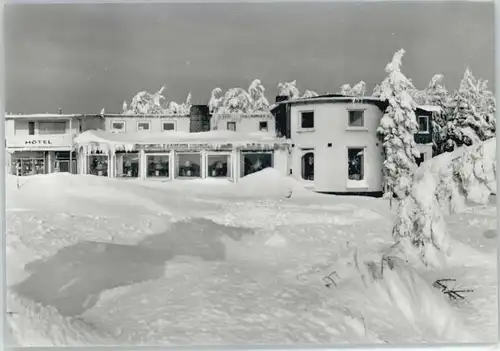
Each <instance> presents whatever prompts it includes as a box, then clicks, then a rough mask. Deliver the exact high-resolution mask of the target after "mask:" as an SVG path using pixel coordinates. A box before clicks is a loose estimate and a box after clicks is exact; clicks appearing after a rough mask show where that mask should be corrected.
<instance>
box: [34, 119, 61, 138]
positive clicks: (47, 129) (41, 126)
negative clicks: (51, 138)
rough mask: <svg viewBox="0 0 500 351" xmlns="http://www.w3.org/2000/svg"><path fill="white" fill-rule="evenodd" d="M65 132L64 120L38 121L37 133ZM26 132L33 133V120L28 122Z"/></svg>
mask: <svg viewBox="0 0 500 351" xmlns="http://www.w3.org/2000/svg"><path fill="white" fill-rule="evenodd" d="M65 133H66V121H53V122H52V121H51V122H43V121H40V122H38V134H40V135H47V134H65ZM28 134H29V135H35V122H34V121H29V122H28Z"/></svg>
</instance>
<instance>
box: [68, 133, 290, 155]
mask: <svg viewBox="0 0 500 351" xmlns="http://www.w3.org/2000/svg"><path fill="white" fill-rule="evenodd" d="M74 141H75V143H76V144H77V145H90V144H100V145H103V146H108V147H114V148H115V149H125V150H131V149H133V147H134V146H135V145H167V144H187V145H195V144H213V145H214V147H217V146H218V145H227V144H231V145H233V146H248V145H261V146H267V147H272V146H274V145H276V144H286V141H285V140H284V139H282V138H277V137H275V136H273V135H271V134H267V133H262V132H258V133H238V132H233V131H228V130H214V131H209V132H198V133H188V132H176V131H172V132H169V131H165V132H156V133H154V132H134V133H112V132H105V131H101V130H88V131H86V132H83V133H82V134H80V135H78V136H77V137H75V139H74Z"/></svg>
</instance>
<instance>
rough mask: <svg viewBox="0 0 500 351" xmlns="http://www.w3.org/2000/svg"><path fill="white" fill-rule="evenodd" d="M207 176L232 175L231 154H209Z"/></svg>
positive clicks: (224, 176)
mask: <svg viewBox="0 0 500 351" xmlns="http://www.w3.org/2000/svg"><path fill="white" fill-rule="evenodd" d="M207 176H208V177H213V178H229V177H230V176H231V161H230V156H229V155H208V156H207Z"/></svg>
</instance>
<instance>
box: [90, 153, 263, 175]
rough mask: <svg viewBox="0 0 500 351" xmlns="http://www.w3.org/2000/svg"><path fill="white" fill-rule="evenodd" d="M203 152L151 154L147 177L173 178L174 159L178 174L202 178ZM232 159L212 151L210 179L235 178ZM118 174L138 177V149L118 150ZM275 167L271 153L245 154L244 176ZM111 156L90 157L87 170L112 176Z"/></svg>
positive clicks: (207, 166)
mask: <svg viewBox="0 0 500 351" xmlns="http://www.w3.org/2000/svg"><path fill="white" fill-rule="evenodd" d="M201 160H202V155H201V154H200V153H197V152H191V153H176V154H175V157H170V155H168V154H153V155H151V154H147V155H146V165H145V167H144V169H145V172H146V174H145V176H146V177H147V178H171V174H170V162H174V163H175V166H174V177H176V178H199V177H201V176H202V174H201V168H202V161H201ZM231 161H232V159H231V155H228V154H209V155H207V158H206V163H205V175H206V177H209V178H232V177H233V175H232V173H231V170H232V162H231ZM114 167H115V174H116V176H117V177H123V178H138V177H139V176H140V169H141V161H140V158H139V154H138V153H137V152H131V153H117V154H116V161H115V164H114ZM268 167H273V154H272V153H271V152H245V153H242V155H241V166H240V176H241V177H244V176H247V175H249V174H252V173H255V172H259V171H261V170H263V169H265V168H268ZM109 168H110V167H109V157H108V155H105V154H94V155H89V156H88V167H87V173H88V174H92V175H97V176H108V171H109Z"/></svg>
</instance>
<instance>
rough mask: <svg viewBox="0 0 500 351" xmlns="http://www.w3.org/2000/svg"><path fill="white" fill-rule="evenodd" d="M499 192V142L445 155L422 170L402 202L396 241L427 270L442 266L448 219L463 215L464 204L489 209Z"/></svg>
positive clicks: (428, 163) (462, 149) (395, 233)
mask: <svg viewBox="0 0 500 351" xmlns="http://www.w3.org/2000/svg"><path fill="white" fill-rule="evenodd" d="M492 193H496V138H493V139H490V140H488V141H486V142H483V143H480V144H477V145H473V146H470V147H462V148H459V149H457V150H455V151H454V152H452V153H444V154H442V155H439V156H437V157H435V158H433V159H431V160H429V161H426V162H424V163H423V164H422V165H421V166H420V167H419V169H418V170H417V172H416V174H415V178H414V182H413V184H412V186H411V190H410V192H409V196H407V197H405V198H404V199H402V201H401V203H400V206H399V209H398V215H397V219H396V223H395V225H394V227H393V237H394V238H395V240H396V241H397V242H398V243H401V244H402V246H403V247H404V248H406V250H407V252H408V253H409V251H410V252H411V251H412V250H415V249H416V250H418V252H419V254H420V257H421V259H422V261H423V262H424V263H425V264H426V265H431V266H439V265H440V264H441V263H442V262H443V261H442V258H446V255H447V253H449V249H450V247H451V242H450V237H449V234H448V232H447V230H446V224H445V222H444V219H443V215H444V214H446V213H455V212H461V211H463V210H464V208H465V201H466V200H468V201H473V202H476V203H479V204H485V203H486V202H487V201H488V198H489V196H490V195H491V194H492Z"/></svg>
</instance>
